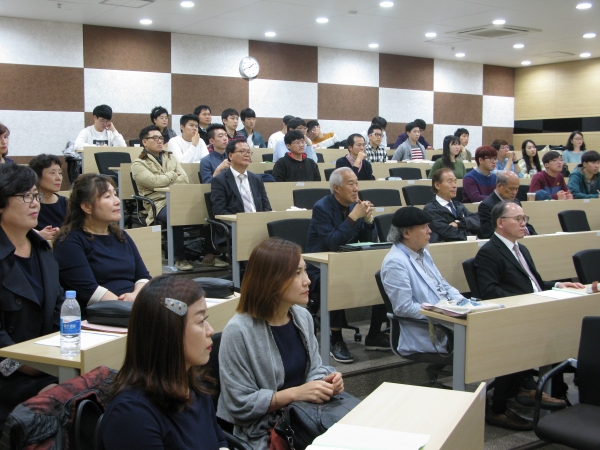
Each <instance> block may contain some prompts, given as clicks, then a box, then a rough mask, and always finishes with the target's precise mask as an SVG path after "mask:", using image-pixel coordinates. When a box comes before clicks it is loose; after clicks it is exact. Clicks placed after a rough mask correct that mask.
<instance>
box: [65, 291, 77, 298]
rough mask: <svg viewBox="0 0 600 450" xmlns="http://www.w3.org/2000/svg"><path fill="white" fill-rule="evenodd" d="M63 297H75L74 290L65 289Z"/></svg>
mask: <svg viewBox="0 0 600 450" xmlns="http://www.w3.org/2000/svg"><path fill="white" fill-rule="evenodd" d="M65 297H66V298H75V297H76V295H75V291H66V292H65Z"/></svg>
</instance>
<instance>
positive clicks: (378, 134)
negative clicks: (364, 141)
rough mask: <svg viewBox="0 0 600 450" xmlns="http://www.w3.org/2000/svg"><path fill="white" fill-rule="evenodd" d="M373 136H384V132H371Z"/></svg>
mask: <svg viewBox="0 0 600 450" xmlns="http://www.w3.org/2000/svg"><path fill="white" fill-rule="evenodd" d="M371 136H375V137H383V134H381V133H371Z"/></svg>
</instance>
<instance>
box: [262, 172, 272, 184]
mask: <svg viewBox="0 0 600 450" xmlns="http://www.w3.org/2000/svg"><path fill="white" fill-rule="evenodd" d="M264 174H265V175H271V176H273V169H270V170H265V171H264ZM264 181H265V180H263V183H264Z"/></svg>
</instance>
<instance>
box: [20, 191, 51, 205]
mask: <svg viewBox="0 0 600 450" xmlns="http://www.w3.org/2000/svg"><path fill="white" fill-rule="evenodd" d="M13 197H21V198H22V199H23V202H25V203H33V201H34V200H35V201H36V202H38V203H41V202H42V200H44V194H42V193H41V192H38V193H36V194H32V193H31V192H28V193H27V194H15V195H13Z"/></svg>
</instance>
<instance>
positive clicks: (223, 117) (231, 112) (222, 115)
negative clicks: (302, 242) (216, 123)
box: [221, 108, 240, 120]
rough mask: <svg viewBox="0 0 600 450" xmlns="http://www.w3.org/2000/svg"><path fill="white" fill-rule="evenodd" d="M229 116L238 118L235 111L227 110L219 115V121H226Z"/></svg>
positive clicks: (238, 114)
mask: <svg viewBox="0 0 600 450" xmlns="http://www.w3.org/2000/svg"><path fill="white" fill-rule="evenodd" d="M229 116H238V117H239V116H240V113H238V112H237V110H236V109H233V108H227V109H226V110H224V111H223V112H222V113H221V119H223V120H226V119H227V118H228V117H229Z"/></svg>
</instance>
